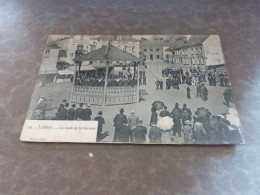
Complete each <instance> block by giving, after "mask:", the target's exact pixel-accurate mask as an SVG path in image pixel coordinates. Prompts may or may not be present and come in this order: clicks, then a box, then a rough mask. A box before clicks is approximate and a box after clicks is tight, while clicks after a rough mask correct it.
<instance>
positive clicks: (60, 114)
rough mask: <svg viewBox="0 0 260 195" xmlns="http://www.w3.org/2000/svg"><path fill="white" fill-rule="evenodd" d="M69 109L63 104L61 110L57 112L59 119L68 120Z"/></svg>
mask: <svg viewBox="0 0 260 195" xmlns="http://www.w3.org/2000/svg"><path fill="white" fill-rule="evenodd" d="M67 113H68V110H67V109H66V108H65V107H64V105H63V104H61V106H60V107H59V111H58V113H57V117H58V120H66V119H67Z"/></svg>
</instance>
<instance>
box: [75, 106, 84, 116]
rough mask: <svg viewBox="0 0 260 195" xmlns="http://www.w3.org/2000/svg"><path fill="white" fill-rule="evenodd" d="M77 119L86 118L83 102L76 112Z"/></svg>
mask: <svg viewBox="0 0 260 195" xmlns="http://www.w3.org/2000/svg"><path fill="white" fill-rule="evenodd" d="M75 119H76V120H77V119H79V120H84V109H83V103H80V104H79V108H78V109H77V110H76V112H75Z"/></svg>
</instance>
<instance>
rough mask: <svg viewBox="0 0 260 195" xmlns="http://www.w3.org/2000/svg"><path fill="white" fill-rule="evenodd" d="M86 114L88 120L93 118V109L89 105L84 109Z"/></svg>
mask: <svg viewBox="0 0 260 195" xmlns="http://www.w3.org/2000/svg"><path fill="white" fill-rule="evenodd" d="M84 115H85V120H87V121H90V120H91V115H92V111H91V109H90V106H89V105H88V106H87V108H85V109H84Z"/></svg>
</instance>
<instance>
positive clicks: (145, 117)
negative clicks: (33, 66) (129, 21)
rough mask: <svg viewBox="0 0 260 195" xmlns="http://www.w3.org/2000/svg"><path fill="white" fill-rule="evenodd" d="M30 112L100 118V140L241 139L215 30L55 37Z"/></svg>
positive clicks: (188, 141) (57, 117) (208, 141)
mask: <svg viewBox="0 0 260 195" xmlns="http://www.w3.org/2000/svg"><path fill="white" fill-rule="evenodd" d="M27 117H28V118H29V119H32V120H85V121H86V122H87V121H89V120H97V121H98V124H99V125H98V135H97V142H102V143H142V144H144V143H153V144H228V143H242V142H243V135H242V133H241V129H240V124H239V122H237V120H236V117H237V113H236V108H235V105H234V100H233V98H232V91H231V85H230V83H229V79H228V73H227V68H226V64H225V60H224V55H223V53H222V49H221V44H220V40H219V38H218V36H216V35H209V36H205V35H193V36H180V35H179V36H174V35H171V36H170V35H165V36H163V35H161V36H160V35H158V36H152V35H150V36H149V35H144V36H142V35H136V36H134V35H133V36H130V35H121V36H119V35H118V36H108V35H107V36H92V37H91V36H50V37H49V40H48V43H47V46H46V50H45V54H44V58H43V61H42V66H41V68H40V72H39V78H38V80H37V83H36V87H35V91H34V94H33V97H32V100H31V105H30V108H29V111H28V115H27Z"/></svg>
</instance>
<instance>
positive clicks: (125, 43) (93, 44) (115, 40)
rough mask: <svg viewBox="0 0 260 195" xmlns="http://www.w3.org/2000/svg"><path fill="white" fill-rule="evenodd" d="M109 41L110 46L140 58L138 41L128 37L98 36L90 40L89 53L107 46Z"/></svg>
mask: <svg viewBox="0 0 260 195" xmlns="http://www.w3.org/2000/svg"><path fill="white" fill-rule="evenodd" d="M109 40H111V41H112V45H113V46H115V47H117V48H118V49H121V50H123V51H125V52H127V53H129V54H132V55H134V56H136V57H140V41H139V40H137V39H135V38H133V37H131V36H130V35H115V36H99V37H97V38H91V39H90V45H89V47H90V51H93V50H96V49H99V48H101V47H102V46H107V45H108V42H109Z"/></svg>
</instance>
